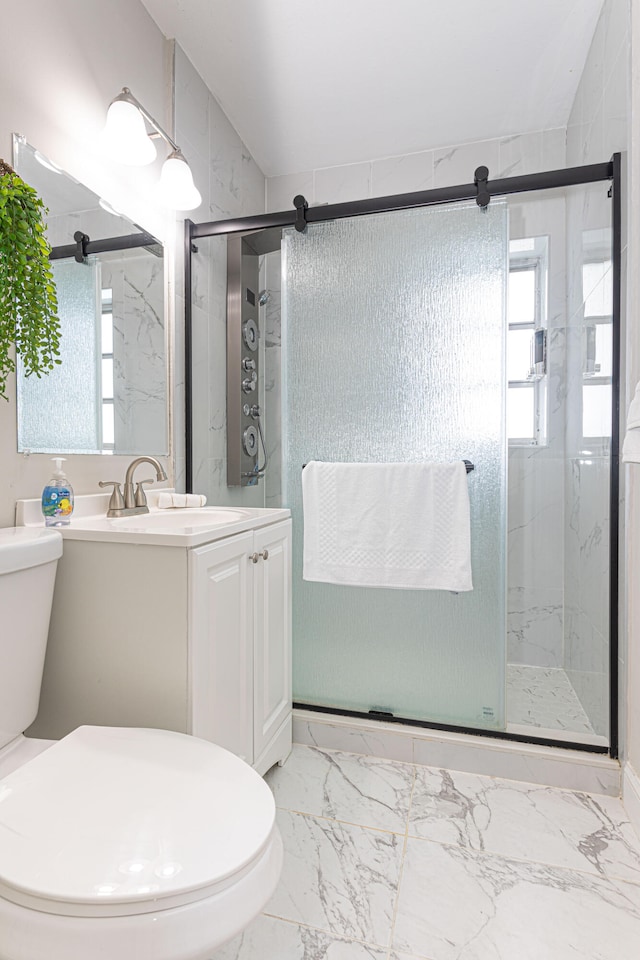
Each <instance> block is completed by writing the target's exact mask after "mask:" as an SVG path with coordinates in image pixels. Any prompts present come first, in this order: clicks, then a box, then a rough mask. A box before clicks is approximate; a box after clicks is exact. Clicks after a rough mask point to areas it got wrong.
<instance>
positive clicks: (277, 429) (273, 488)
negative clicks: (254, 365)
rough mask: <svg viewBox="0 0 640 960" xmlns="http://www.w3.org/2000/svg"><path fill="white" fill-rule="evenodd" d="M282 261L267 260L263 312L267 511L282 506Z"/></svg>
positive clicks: (275, 257)
mask: <svg viewBox="0 0 640 960" xmlns="http://www.w3.org/2000/svg"><path fill="white" fill-rule="evenodd" d="M282 179H284V178H282ZM281 259H282V258H281V255H280V252H279V251H277V252H275V253H270V254H268V255H267V256H266V257H265V286H266V289H267V291H268V293H269V299H268V300H267V303H266V307H265V309H264V326H265V330H264V344H265V350H264V371H265V374H264V388H265V392H264V412H265V415H264V432H265V441H266V445H267V454H268V457H269V469H268V470H267V473H266V475H265V506H267V507H278V506H280V505H281V503H282V348H281V341H282V335H281V291H280V271H281Z"/></svg>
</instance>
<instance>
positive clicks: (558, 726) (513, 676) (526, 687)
mask: <svg viewBox="0 0 640 960" xmlns="http://www.w3.org/2000/svg"><path fill="white" fill-rule="evenodd" d="M507 722H508V723H516V724H525V725H527V726H533V727H545V728H547V729H549V730H571V731H574V732H576V733H593V732H594V730H593V726H592V725H591V723H590V721H589V718H588V716H587V714H586V713H585V711H584V708H583V707H582V704H581V703H580V701H579V700H578V697H577V695H576V692H575V690H574V689H573V687H572V686H571V683H570V681H569V678H568V677H567V675H566V673H565V671H564V670H563V669H562V668H561V667H531V666H526V665H524V664H519V663H510V664H507Z"/></svg>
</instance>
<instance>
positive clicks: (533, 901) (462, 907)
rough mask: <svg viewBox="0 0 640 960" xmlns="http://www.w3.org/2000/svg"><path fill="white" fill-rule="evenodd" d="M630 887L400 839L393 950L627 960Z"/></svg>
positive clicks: (631, 939)
mask: <svg viewBox="0 0 640 960" xmlns="http://www.w3.org/2000/svg"><path fill="white" fill-rule="evenodd" d="M639 943H640V887H639V886H637V885H635V884H629V883H622V882H620V881H614V880H606V879H603V878H601V877H597V876H593V875H591V874H588V873H585V872H581V871H572V870H564V869H559V868H557V867H551V866H545V865H542V864H538V863H523V862H522V861H516V860H508V859H504V858H502V857H496V856H491V855H489V854H486V853H484V854H477V853H472V852H470V851H469V850H464V849H462V848H460V847H455V846H445V845H443V844H438V843H431V842H430V841H427V840H419V839H415V838H409V839H408V841H407V850H406V856H405V861H404V866H403V873H402V881H401V884H400V892H399V897H398V908H397V917H396V923H395V928H394V933H393V949H394V950H395V951H397V954H398V955H399V956H400V957H402V956H403V955H405V956H406V955H408V956H409V957H419V958H427V960H514V958H517V960H577V958H583V960H587V958H588V960H637V957H638V944H639Z"/></svg>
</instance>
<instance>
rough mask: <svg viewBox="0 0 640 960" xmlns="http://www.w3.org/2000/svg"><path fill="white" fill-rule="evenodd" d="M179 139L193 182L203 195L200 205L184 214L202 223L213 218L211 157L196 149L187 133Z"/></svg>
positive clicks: (195, 221)
mask: <svg viewBox="0 0 640 960" xmlns="http://www.w3.org/2000/svg"><path fill="white" fill-rule="evenodd" d="M178 139H179V142H180V146H181V148H182V152H183V153H184V156H185V159H186V161H187V163H188V164H189V166H190V168H191V173H192V175H193V182H194V184H195V185H196V187H197V189H198V190H199V192H200V195H201V197H202V201H201V203H200V206H198V207H195V208H194V209H193V210H189V211H188V213H184V214H182V216H186V217H189V219H190V220H193V222H194V223H202V222H205V221H207V220H209V219H211V218H210V216H209V209H210V200H211V197H210V190H211V184H210V176H209V158H208V157H207V156H206V154H202V153H200V152H199V151H198V150H196V148H195V147H194V146H193V144H192V143H191V141H190V139H189V137H188V136H187V135H186V134H182V136H180V137H179V138H178Z"/></svg>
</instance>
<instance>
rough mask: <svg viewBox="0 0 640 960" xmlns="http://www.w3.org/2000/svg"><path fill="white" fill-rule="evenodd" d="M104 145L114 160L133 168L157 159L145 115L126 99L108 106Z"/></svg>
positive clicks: (103, 136) (103, 135)
mask: <svg viewBox="0 0 640 960" xmlns="http://www.w3.org/2000/svg"><path fill="white" fill-rule="evenodd" d="M102 142H103V144H104V147H105V149H106V150H107V152H108V153H109V156H110V157H111V158H112V159H113V160H116V161H118V163H126V164H129V165H130V166H133V167H143V166H145V165H146V164H147V163H153V161H154V160H155V158H156V156H157V152H156V148H155V144H154V142H153V140H151V139H150V138H149V135H148V134H147V128H146V126H145V123H144V119H143V117H142V114H141V113H140V111H139V110H138V108H137V107H136V106H135V105H134V104H133V103H128V102H127V101H126V100H114V101H113V103H112V104H111V106H110V107H109V110H108V112H107V122H106V125H105V128H104V131H103V134H102Z"/></svg>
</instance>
